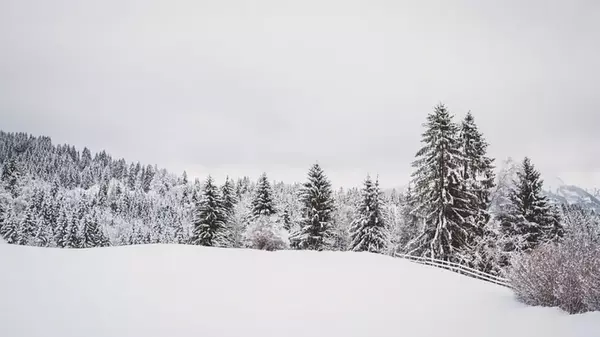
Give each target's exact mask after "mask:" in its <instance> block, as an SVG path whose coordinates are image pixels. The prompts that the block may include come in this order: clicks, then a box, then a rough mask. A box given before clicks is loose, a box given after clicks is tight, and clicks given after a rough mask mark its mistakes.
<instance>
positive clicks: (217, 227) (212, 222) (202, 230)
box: [191, 176, 227, 246]
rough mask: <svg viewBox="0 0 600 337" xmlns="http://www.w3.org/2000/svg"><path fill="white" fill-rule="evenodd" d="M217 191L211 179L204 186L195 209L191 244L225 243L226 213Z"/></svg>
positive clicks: (209, 244)
mask: <svg viewBox="0 0 600 337" xmlns="http://www.w3.org/2000/svg"><path fill="white" fill-rule="evenodd" d="M222 203H223V201H222V200H221V196H220V195H219V190H218V189H217V187H216V186H215V184H214V182H213V179H212V177H210V176H209V177H208V179H207V180H206V184H205V185H204V191H203V193H202V198H201V200H200V201H199V203H198V206H197V208H196V215H195V217H194V229H193V231H192V238H191V243H192V244H195V245H201V246H218V245H223V244H224V243H225V241H226V237H227V231H226V227H225V225H226V223H225V221H226V213H225V210H224V208H223V205H222Z"/></svg>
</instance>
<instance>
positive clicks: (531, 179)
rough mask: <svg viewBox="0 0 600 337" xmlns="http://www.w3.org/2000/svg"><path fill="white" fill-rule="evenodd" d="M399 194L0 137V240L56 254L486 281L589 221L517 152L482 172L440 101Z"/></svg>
mask: <svg viewBox="0 0 600 337" xmlns="http://www.w3.org/2000/svg"><path fill="white" fill-rule="evenodd" d="M423 127H424V132H423V134H422V139H421V144H422V147H421V148H420V149H419V150H418V151H417V152H416V156H415V160H414V162H413V163H412V167H413V169H414V171H413V174H412V178H411V181H410V184H409V186H408V188H407V190H406V191H396V190H393V191H391V192H390V193H383V191H382V190H381V189H380V184H379V179H378V178H375V179H373V178H372V177H370V176H367V177H366V178H365V180H364V182H363V186H362V188H360V189H358V188H349V189H343V188H340V189H339V190H336V191H334V190H333V189H332V186H331V183H330V181H329V179H328V178H327V176H326V174H325V172H324V171H323V169H322V167H321V166H320V165H319V164H314V165H313V166H312V167H311V168H310V169H309V171H308V174H307V178H306V181H305V182H304V183H302V184H298V183H296V184H284V183H282V182H272V181H270V180H269V179H268V177H267V175H266V174H263V175H261V176H260V177H259V179H258V180H257V181H256V182H253V181H251V179H250V178H249V177H242V178H239V179H236V180H234V179H230V178H227V179H226V181H225V182H224V184H223V185H220V186H219V185H218V184H217V183H216V182H215V181H214V179H213V178H212V177H208V178H207V179H206V180H205V181H204V182H200V181H199V180H198V179H196V180H194V181H193V182H192V181H189V180H188V177H187V174H186V173H185V172H184V173H183V174H181V175H175V174H172V173H170V172H168V171H167V170H164V169H159V168H158V167H157V166H151V165H146V166H144V165H141V164H140V163H127V162H126V161H125V160H124V159H113V158H112V157H111V156H110V155H109V154H107V153H106V152H105V151H102V152H99V153H97V154H95V155H93V156H92V153H91V151H90V150H89V149H87V148H84V149H83V151H82V152H81V153H80V152H79V151H77V150H76V149H75V148H74V147H73V146H69V145H53V144H52V142H51V140H50V138H48V137H33V136H30V135H27V134H24V133H5V132H0V163H1V164H2V174H1V182H2V183H1V184H0V185H1V186H0V235H2V236H3V237H4V239H5V240H6V241H7V242H9V243H14V244H21V245H36V246H50V247H64V248H88V247H103V246H109V245H128V244H145V243H185V244H195V245H203V246H219V247H246V248H256V249H266V250H278V249H306V250H351V251H368V252H373V253H385V254H394V253H399V254H410V255H415V256H423V257H429V258H435V259H442V260H446V261H452V262H458V263H461V264H464V265H468V266H471V267H473V268H477V269H479V270H482V271H485V272H489V273H495V274H500V273H502V270H503V268H505V267H506V266H508V265H510V263H511V262H510V261H511V259H512V258H513V257H514V256H516V255H519V254H522V253H527V252H530V251H533V250H535V249H536V248H537V247H538V246H540V245H544V244H546V243H551V242H559V241H560V240H561V238H563V237H564V236H565V235H569V233H570V232H571V231H574V230H579V229H580V228H581V225H578V224H575V223H573V221H570V220H569V219H570V218H573V216H574V214H578V215H577V216H578V217H584V218H585V219H587V220H586V221H587V222H588V223H590V225H589V226H587V227H588V229H591V230H595V228H597V227H598V216H597V215H596V214H595V213H593V212H588V211H587V210H585V209H581V208H577V207H576V206H560V205H555V204H553V203H551V202H550V201H549V200H548V199H547V198H546V197H545V195H544V193H543V189H542V185H543V182H542V180H541V178H540V173H539V172H538V171H537V170H536V169H535V166H534V165H533V163H532V161H531V160H530V159H529V158H524V159H523V161H522V162H521V164H520V165H519V166H514V165H513V166H511V167H508V168H505V170H504V171H500V172H499V176H496V174H495V172H496V168H495V167H494V163H495V160H494V159H493V158H490V157H489V156H488V154H487V148H488V143H487V142H486V140H485V137H484V135H483V134H482V132H481V131H480V130H479V128H478V126H477V125H476V123H475V118H474V116H473V114H472V113H470V112H469V113H467V114H466V116H465V117H464V119H462V120H461V121H460V122H459V123H456V122H454V116H453V115H452V114H451V113H450V112H449V110H448V109H447V108H446V107H445V106H444V105H442V104H440V105H437V106H436V107H434V109H433V111H432V112H431V113H429V115H428V116H427V119H426V122H425V123H424V124H423Z"/></svg>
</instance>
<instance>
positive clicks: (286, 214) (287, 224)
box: [281, 207, 292, 231]
mask: <svg viewBox="0 0 600 337" xmlns="http://www.w3.org/2000/svg"><path fill="white" fill-rule="evenodd" d="M281 221H282V222H283V228H284V229H285V230H287V231H289V230H291V229H292V217H291V216H290V211H289V210H288V208H287V207H286V208H285V209H284V210H283V214H281Z"/></svg>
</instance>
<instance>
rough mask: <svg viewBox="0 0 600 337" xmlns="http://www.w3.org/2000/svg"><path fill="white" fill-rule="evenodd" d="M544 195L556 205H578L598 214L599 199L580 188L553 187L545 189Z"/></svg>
mask: <svg viewBox="0 0 600 337" xmlns="http://www.w3.org/2000/svg"><path fill="white" fill-rule="evenodd" d="M545 192H546V194H547V195H548V197H549V198H550V199H552V200H554V201H555V202H557V203H563V204H568V205H580V206H583V207H585V208H588V209H593V210H595V211H596V212H600V199H598V198H597V197H595V196H593V195H592V194H591V193H589V192H587V191H586V190H584V189H583V188H581V187H578V186H574V185H565V184H563V185H554V186H549V187H548V188H547V189H546V191H545Z"/></svg>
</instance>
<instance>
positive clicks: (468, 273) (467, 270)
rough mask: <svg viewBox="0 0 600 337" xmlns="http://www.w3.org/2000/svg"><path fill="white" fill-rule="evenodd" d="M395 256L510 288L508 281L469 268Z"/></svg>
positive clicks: (436, 261)
mask: <svg viewBox="0 0 600 337" xmlns="http://www.w3.org/2000/svg"><path fill="white" fill-rule="evenodd" d="M395 256H396V257H399V258H403V259H407V260H410V261H413V262H416V263H420V264H424V265H428V266H434V267H438V268H443V269H446V270H450V271H453V272H455V273H459V274H462V275H466V276H470V277H473V278H476V279H478V280H482V281H487V282H491V283H494V284H498V285H501V286H504V287H509V288H510V284H509V282H508V280H507V279H505V278H502V277H498V276H496V275H491V274H488V273H484V272H482V271H479V270H477V269H473V268H469V267H467V266H463V265H461V264H458V263H454V262H449V261H443V260H437V259H431V258H426V257H419V256H412V255H404V254H395Z"/></svg>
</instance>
